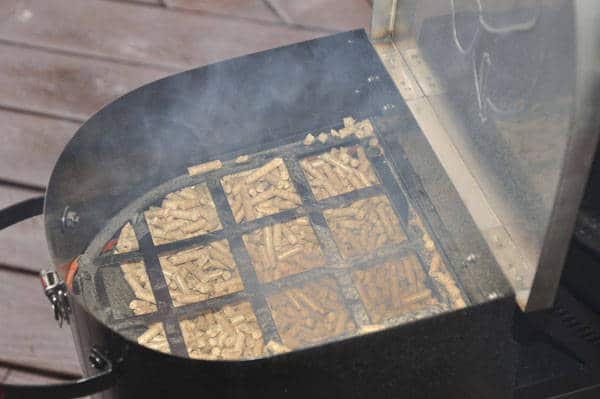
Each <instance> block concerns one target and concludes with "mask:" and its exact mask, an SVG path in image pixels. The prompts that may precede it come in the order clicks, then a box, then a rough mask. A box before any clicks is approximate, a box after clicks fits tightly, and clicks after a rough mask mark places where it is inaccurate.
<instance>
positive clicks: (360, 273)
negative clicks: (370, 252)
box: [352, 255, 437, 323]
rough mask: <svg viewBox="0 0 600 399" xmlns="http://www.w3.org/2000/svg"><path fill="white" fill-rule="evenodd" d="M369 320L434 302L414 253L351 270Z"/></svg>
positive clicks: (420, 307) (396, 314)
mask: <svg viewBox="0 0 600 399" xmlns="http://www.w3.org/2000/svg"><path fill="white" fill-rule="evenodd" d="M352 277H353V279H354V284H355V286H356V288H357V290H358V293H359V295H360V299H361V301H362V303H363V304H364V306H365V309H366V310H367V312H368V314H369V317H370V318H371V322H372V323H381V322H383V321H386V320H389V319H393V318H396V317H399V316H402V315H403V314H406V313H410V312H414V311H417V310H419V309H422V308H424V307H427V306H431V305H435V304H436V303H437V300H436V299H435V298H434V297H433V294H432V292H431V290H430V289H429V288H428V287H427V286H426V278H427V275H426V274H425V272H424V271H423V268H422V267H421V264H420V262H419V260H418V259H417V257H416V256H415V255H409V256H406V257H403V258H401V259H394V260H391V261H388V262H386V263H383V264H381V265H377V266H374V267H371V268H369V269H366V270H357V271H355V272H354V273H353V274H352Z"/></svg>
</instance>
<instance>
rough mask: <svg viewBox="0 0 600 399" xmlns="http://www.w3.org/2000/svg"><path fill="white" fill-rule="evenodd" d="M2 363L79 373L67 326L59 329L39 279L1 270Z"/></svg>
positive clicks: (0, 338) (0, 332)
mask: <svg viewBox="0 0 600 399" xmlns="http://www.w3.org/2000/svg"><path fill="white" fill-rule="evenodd" d="M0 298H2V305H1V306H2V312H1V313H2V319H3V320H2V326H3V327H2V328H0V362H2V361H4V362H7V363H11V364H19V365H23V366H29V367H35V368H37V369H46V370H53V371H57V372H62V373H69V374H74V375H77V374H80V373H81V369H80V367H79V363H78V361H77V356H76V353H75V347H74V344H73V339H72V336H71V331H70V329H69V327H68V326H63V328H62V329H61V328H58V325H57V324H56V322H55V321H54V317H53V315H52V312H51V310H50V305H49V303H48V300H47V299H46V297H45V296H44V293H43V292H42V289H41V286H40V282H39V279H38V278H37V277H36V276H32V275H27V274H22V273H15V272H10V271H5V270H0Z"/></svg>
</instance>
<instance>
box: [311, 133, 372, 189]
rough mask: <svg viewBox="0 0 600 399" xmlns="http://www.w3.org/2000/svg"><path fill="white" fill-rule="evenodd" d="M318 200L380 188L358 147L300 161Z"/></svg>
mask: <svg viewBox="0 0 600 399" xmlns="http://www.w3.org/2000/svg"><path fill="white" fill-rule="evenodd" d="M300 165H301V166H302V169H304V172H305V175H306V177H307V179H308V183H309V184H310V187H311V189H312V191H313V194H314V196H315V198H316V199H317V200H321V199H324V198H328V197H333V196H336V195H340V194H344V193H348V192H350V191H354V190H358V189H361V188H365V187H369V186H372V185H374V184H378V183H379V181H378V180H377V177H376V176H375V173H373V169H372V168H371V165H370V163H369V160H368V159H367V156H366V154H365V150H364V149H363V148H362V147H361V146H358V145H355V146H351V147H340V148H333V149H331V150H330V151H328V152H325V153H322V154H319V155H315V156H311V157H308V158H305V159H303V160H302V161H300Z"/></svg>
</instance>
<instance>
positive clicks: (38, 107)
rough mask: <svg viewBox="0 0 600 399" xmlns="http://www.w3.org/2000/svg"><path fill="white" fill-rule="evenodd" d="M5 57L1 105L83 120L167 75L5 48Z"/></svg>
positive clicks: (0, 66) (0, 64)
mask: <svg viewBox="0 0 600 399" xmlns="http://www.w3.org/2000/svg"><path fill="white" fill-rule="evenodd" d="M115 4H118V3H115ZM58 20H59V19H56V20H54V21H58ZM52 23H53V24H55V25H60V24H59V23H56V22H52ZM1 25H2V24H0V26H1ZM0 54H2V57H0V106H1V105H4V106H8V107H12V108H17V109H27V110H32V111H36V112H40V113H44V114H53V115H60V116H65V117H67V118H72V119H80V120H84V119H86V118H87V117H88V116H90V115H91V114H92V113H94V112H96V111H97V110H99V109H100V108H101V107H102V106H103V105H104V104H106V103H108V102H110V101H112V100H114V99H115V98H117V97H119V96H121V95H123V94H125V93H127V92H128V91H130V90H132V89H134V88H136V87H138V86H140V85H142V84H144V83H147V82H150V81H152V80H155V79H157V78H160V77H163V76H165V75H166V74H167V72H165V71H164V70H161V69H156V68H149V67H148V68H141V67H134V66H128V65H121V64H116V63H113V62H108V61H100V60H92V59H86V58H82V57H75V56H68V55H62V54H53V53H47V52H44V51H38V50H32V49H27V48H20V47H15V46H10V45H2V44H0Z"/></svg>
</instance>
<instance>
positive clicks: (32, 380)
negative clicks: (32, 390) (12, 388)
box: [4, 370, 65, 385]
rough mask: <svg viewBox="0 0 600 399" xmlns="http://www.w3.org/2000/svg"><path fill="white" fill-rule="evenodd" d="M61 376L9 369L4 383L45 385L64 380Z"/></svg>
mask: <svg viewBox="0 0 600 399" xmlns="http://www.w3.org/2000/svg"><path fill="white" fill-rule="evenodd" d="M64 381H65V380H64V379H62V378H56V377H50V376H47V375H43V374H39V373H32V372H30V371H23V370H10V371H9V372H8V374H7V376H6V379H5V381H4V382H5V383H7V384H15V385H46V384H58V383H61V382H64Z"/></svg>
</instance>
